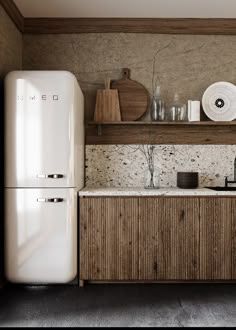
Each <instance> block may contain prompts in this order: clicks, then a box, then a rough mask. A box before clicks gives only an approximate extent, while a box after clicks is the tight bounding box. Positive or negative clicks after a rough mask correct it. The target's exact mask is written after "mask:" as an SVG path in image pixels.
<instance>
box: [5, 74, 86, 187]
mask: <svg viewBox="0 0 236 330" xmlns="http://www.w3.org/2000/svg"><path fill="white" fill-rule="evenodd" d="M83 111H84V110H83V95H82V93H81V90H80V88H79V85H78V83H77V80H76V78H75V76H74V75H72V74H71V73H69V72H66V71H58V72H57V71H52V72H44V71H42V72H40V71H32V72H31V71H26V72H25V71H15V72H11V73H10V74H8V76H7V77H6V79H5V187H7V188H27V187H30V188H31V187H34V188H41V187H45V188H51V187H54V188H64V187H77V186H78V182H77V177H76V176H77V169H76V166H77V164H79V165H80V164H81V163H82V164H83V157H84V155H83V153H84V150H83V143H84V142H83V132H84V128H83V125H84V124H83ZM78 134H79V135H78ZM77 135H78V136H80V137H81V141H76V136H77ZM78 146H80V148H79V147H78ZM80 168H81V166H80ZM80 172H81V170H80ZM80 174H81V173H80Z"/></svg>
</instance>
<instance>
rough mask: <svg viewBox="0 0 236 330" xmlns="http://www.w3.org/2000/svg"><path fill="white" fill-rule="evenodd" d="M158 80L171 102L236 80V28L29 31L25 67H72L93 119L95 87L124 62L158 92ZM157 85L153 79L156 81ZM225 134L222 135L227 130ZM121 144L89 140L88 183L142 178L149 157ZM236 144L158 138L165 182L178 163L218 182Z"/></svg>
mask: <svg viewBox="0 0 236 330" xmlns="http://www.w3.org/2000/svg"><path fill="white" fill-rule="evenodd" d="M156 53H157V56H156V62H155V72H156V75H155V80H156V78H158V80H157V81H158V83H159V84H160V86H161V89H162V94H163V97H164V98H165V100H166V102H167V104H169V103H170V102H171V100H172V98H173V95H174V93H175V92H178V93H179V95H180V98H181V99H182V101H183V102H186V101H187V100H188V99H196V100H200V99H201V97H202V94H203V92H204V91H205V89H206V88H207V87H208V86H209V85H210V84H212V83H214V82H216V81H228V82H232V83H236V61H235V54H236V36H198V35H196V36H193V35H157V34H128V33H116V34H109V33H108V34H94V33H93V34H70V35H34V36H32V35H25V36H24V56H23V66H24V69H41V70H69V71H71V72H73V73H74V74H75V75H76V77H77V79H78V81H79V83H80V85H81V88H82V90H83V92H84V95H85V112H86V119H90V120H91V119H92V118H93V113H94V106H95V96H96V90H97V89H98V88H101V87H102V86H103V81H104V79H105V78H107V77H110V78H111V79H119V78H121V70H122V68H124V67H128V68H130V69H131V78H132V79H134V80H137V81H139V82H140V83H142V84H143V85H144V86H145V87H146V88H147V89H148V91H149V93H150V95H151V93H152V89H153V86H152V78H153V58H154V55H155V54H156ZM154 85H155V84H154ZM222 139H223V137H222ZM118 149H119V150H118V151H117V147H116V146H88V147H87V148H86V158H87V161H86V178H87V179H86V183H87V185H89V186H107V185H108V186H109V185H110V186H127V185H129V186H137V185H139V186H140V185H142V181H141V180H142V177H143V175H142V173H143V167H144V164H143V162H144V160H143V158H142V156H141V154H139V153H131V152H129V151H127V149H126V150H125V151H124V150H122V149H120V148H119V147H118ZM235 155H236V147H235V146H194V147H193V146H188V145H187V146H157V151H156V162H157V163H158V164H159V165H161V182H162V184H163V185H165V186H175V184H176V179H175V177H176V171H177V170H198V171H199V172H200V173H201V180H200V183H201V185H203V186H204V185H205V184H208V183H209V184H218V183H219V184H220V183H222V180H223V176H224V175H229V174H231V173H232V162H233V159H234V156H235Z"/></svg>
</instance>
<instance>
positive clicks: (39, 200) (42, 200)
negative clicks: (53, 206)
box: [37, 198, 64, 203]
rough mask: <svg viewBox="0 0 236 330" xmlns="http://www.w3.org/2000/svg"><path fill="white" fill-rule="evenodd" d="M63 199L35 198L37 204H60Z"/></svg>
mask: <svg viewBox="0 0 236 330" xmlns="http://www.w3.org/2000/svg"><path fill="white" fill-rule="evenodd" d="M63 201H64V199H63V198H37V202H38V203H62V202H63Z"/></svg>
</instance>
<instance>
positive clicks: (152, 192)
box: [78, 187, 236, 197]
mask: <svg viewBox="0 0 236 330" xmlns="http://www.w3.org/2000/svg"><path fill="white" fill-rule="evenodd" d="M78 194H79V196H80V197H85V196H91V197H93V196H94V197H96V196H236V191H215V190H211V189H207V188H197V189H180V188H159V189H144V188H143V187H133V188H121V187H119V188H118V187H108V188H86V187H85V188H84V189H82V190H80V191H79V192H78Z"/></svg>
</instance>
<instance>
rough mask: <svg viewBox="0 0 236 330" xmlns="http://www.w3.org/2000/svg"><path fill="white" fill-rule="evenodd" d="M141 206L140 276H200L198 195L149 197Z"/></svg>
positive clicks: (142, 200) (142, 278)
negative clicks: (189, 196) (187, 196)
mask: <svg viewBox="0 0 236 330" xmlns="http://www.w3.org/2000/svg"><path fill="white" fill-rule="evenodd" d="M139 208H140V211H139V212H140V225H139V236H140V237H139V258H140V261H139V279H140V280H196V279H198V278H199V200H198V198H172V197H163V198H146V197H145V198H140V202H139Z"/></svg>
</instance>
